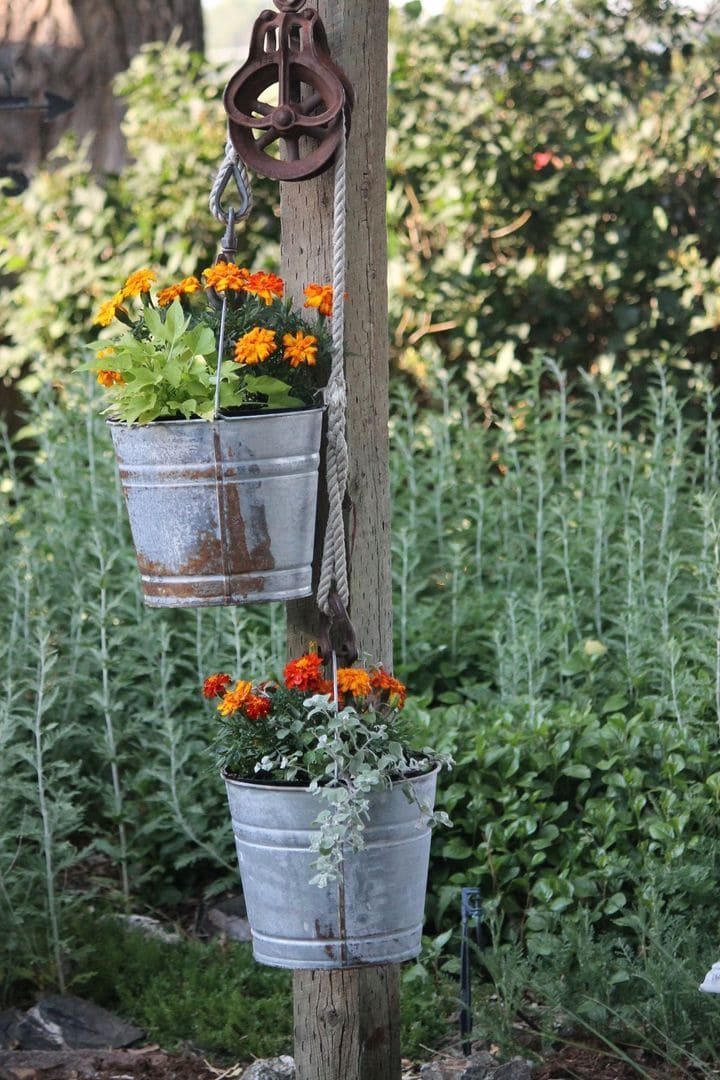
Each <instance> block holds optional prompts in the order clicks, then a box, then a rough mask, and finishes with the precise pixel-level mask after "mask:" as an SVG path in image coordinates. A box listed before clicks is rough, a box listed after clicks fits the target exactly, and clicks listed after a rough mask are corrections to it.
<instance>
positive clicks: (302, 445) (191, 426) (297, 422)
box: [109, 408, 323, 607]
mask: <svg viewBox="0 0 720 1080" xmlns="http://www.w3.org/2000/svg"><path fill="white" fill-rule="evenodd" d="M322 416H323V410H322V409H321V408H318V409H301V410H298V411H296V412H278V413H264V414H257V415H254V416H234V417H221V418H219V419H217V420H213V421H208V420H156V421H154V422H153V423H151V424H145V425H139V424H135V425H128V424H122V423H118V422H115V421H110V424H109V426H110V431H111V433H112V439H113V443H114V446H115V454H116V456H117V461H118V468H119V470H120V479H121V481H122V488H123V492H124V495H125V501H126V503H127V508H128V516H129V518H130V529H131V531H132V537H133V543H134V544H135V551H136V554H137V561H138V566H139V568H140V574H141V577H142V585H143V592H144V595H145V603H146V604H147V605H149V606H150V607H210V606H214V605H219V604H254V603H258V602H260V601H264V600H295V599H297V598H299V597H302V596H310V594H311V592H312V581H311V575H312V559H313V540H314V533H315V506H316V501H317V484H318V464H319V461H320V437H321V432H322Z"/></svg>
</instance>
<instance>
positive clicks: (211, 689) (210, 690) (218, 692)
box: [203, 675, 232, 698]
mask: <svg viewBox="0 0 720 1080" xmlns="http://www.w3.org/2000/svg"><path fill="white" fill-rule="evenodd" d="M231 682H232V679H231V678H230V676H229V675H209V676H208V678H207V679H206V680H205V682H204V683H203V695H204V696H205V697H206V698H213V697H222V695H223V694H224V693H225V687H226V686H229V685H230V683H231Z"/></svg>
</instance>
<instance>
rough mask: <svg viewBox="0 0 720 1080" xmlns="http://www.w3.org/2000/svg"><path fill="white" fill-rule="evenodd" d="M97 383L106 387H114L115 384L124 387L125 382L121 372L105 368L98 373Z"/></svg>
mask: <svg viewBox="0 0 720 1080" xmlns="http://www.w3.org/2000/svg"><path fill="white" fill-rule="evenodd" d="M97 381H98V382H99V383H100V385H101V386H105V387H109V386H114V385H115V383H118V385H122V384H123V383H124V382H125V380H124V379H123V377H122V374H121V373H120V372H119V371H109V370H106V369H103V368H101V369H100V371H98V373H97Z"/></svg>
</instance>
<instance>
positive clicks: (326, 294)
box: [305, 285, 333, 317]
mask: <svg viewBox="0 0 720 1080" xmlns="http://www.w3.org/2000/svg"><path fill="white" fill-rule="evenodd" d="M305 297H306V299H305V307H309V308H317V309H318V311H319V312H320V314H321V315H327V316H328V317H329V316H330V315H332V305H333V287H332V285H308V286H307V288H306V289H305Z"/></svg>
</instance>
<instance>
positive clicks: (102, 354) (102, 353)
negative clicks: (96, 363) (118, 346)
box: [95, 345, 115, 360]
mask: <svg viewBox="0 0 720 1080" xmlns="http://www.w3.org/2000/svg"><path fill="white" fill-rule="evenodd" d="M114 352H115V349H114V347H113V346H112V345H108V347H107V348H106V349H98V351H97V352H96V353H95V355H96V357H97V358H98V360H104V359H105V357H106V356H112V354H113V353H114Z"/></svg>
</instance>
